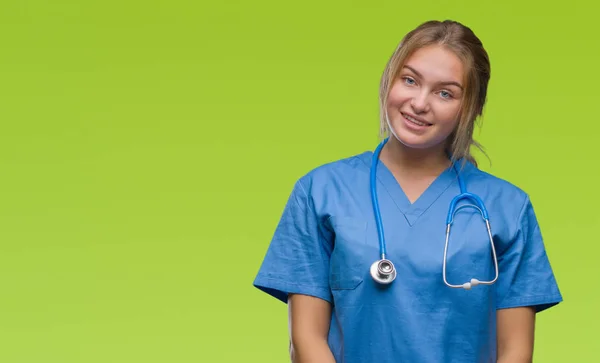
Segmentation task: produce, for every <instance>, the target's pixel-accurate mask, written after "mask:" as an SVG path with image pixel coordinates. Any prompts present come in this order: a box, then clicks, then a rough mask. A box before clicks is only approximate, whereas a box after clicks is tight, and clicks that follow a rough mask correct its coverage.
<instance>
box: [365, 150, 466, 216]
mask: <svg viewBox="0 0 600 363" xmlns="http://www.w3.org/2000/svg"><path fill="white" fill-rule="evenodd" d="M372 158H373V152H371V151H369V152H366V153H365V154H364V158H363V162H365V163H366V164H367V166H368V168H369V170H370V168H371V162H372ZM376 178H377V181H378V185H377V188H378V189H382V190H385V191H386V192H387V193H388V194H389V196H390V197H391V199H392V201H393V202H394V204H395V205H396V207H397V208H398V210H399V211H400V212H401V213H402V215H403V216H404V218H405V219H406V222H407V223H408V224H409V226H413V225H414V224H415V223H416V222H417V220H418V219H419V217H420V216H421V215H423V213H425V212H426V211H427V210H428V209H429V208H430V207H431V206H432V205H433V203H434V202H435V201H436V200H437V199H438V198H439V197H440V196H441V195H442V194H443V193H444V191H446V190H447V189H448V188H449V187H450V186H451V185H452V184H453V183H457V184H458V180H457V174H456V172H455V170H454V168H453V167H449V168H447V169H445V170H444V171H443V172H442V173H441V174H440V175H438V176H437V177H436V178H435V180H434V181H433V182H432V183H431V184H430V185H429V186H428V187H427V189H425V191H424V192H423V193H422V194H421V195H420V196H419V198H418V199H417V200H415V202H414V203H411V202H410V200H409V199H408V197H407V196H406V193H405V192H404V190H403V189H402V187H401V186H400V184H399V183H398V181H397V180H396V178H395V177H394V175H393V174H392V172H391V171H390V170H389V169H388V168H387V166H386V165H385V164H384V163H383V162H382V161H381V160H380V161H379V162H378V163H377V173H376ZM463 178H464V176H463Z"/></svg>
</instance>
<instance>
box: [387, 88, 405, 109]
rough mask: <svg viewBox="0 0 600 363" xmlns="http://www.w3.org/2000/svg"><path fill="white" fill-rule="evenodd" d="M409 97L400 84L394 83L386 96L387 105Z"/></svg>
mask: <svg viewBox="0 0 600 363" xmlns="http://www.w3.org/2000/svg"><path fill="white" fill-rule="evenodd" d="M409 98H410V95H409V94H408V92H406V89H405V88H404V87H402V85H398V84H396V85H394V86H393V87H392V89H390V93H389V96H388V105H396V106H397V105H398V104H402V103H404V102H406V101H407V100H408V99H409Z"/></svg>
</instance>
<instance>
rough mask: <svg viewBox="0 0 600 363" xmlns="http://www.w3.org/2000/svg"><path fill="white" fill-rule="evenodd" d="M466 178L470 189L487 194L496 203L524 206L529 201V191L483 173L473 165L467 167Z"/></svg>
mask: <svg viewBox="0 0 600 363" xmlns="http://www.w3.org/2000/svg"><path fill="white" fill-rule="evenodd" d="M465 178H466V183H467V188H468V189H475V190H477V191H478V192H480V193H483V194H487V195H489V196H490V197H492V198H494V199H495V200H496V202H500V203H509V204H520V205H523V203H526V202H528V201H529V194H528V193H527V191H525V190H524V189H522V188H521V187H520V186H518V185H517V184H516V183H515V182H513V181H510V180H508V179H505V178H502V177H500V176H498V175H495V174H492V173H490V172H486V171H483V170H481V169H479V168H477V167H476V166H474V165H473V164H468V165H467V166H466V167H465Z"/></svg>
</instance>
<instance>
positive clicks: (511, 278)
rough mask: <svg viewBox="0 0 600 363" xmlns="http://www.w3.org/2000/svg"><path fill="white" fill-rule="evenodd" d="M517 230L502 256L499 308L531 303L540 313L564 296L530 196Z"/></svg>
mask: <svg viewBox="0 0 600 363" xmlns="http://www.w3.org/2000/svg"><path fill="white" fill-rule="evenodd" d="M513 231H514V234H513V238H512V239H511V240H510V241H508V245H507V246H506V248H505V249H504V250H503V251H502V252H501V254H500V255H499V256H498V265H499V271H500V274H499V278H498V282H497V286H496V291H497V308H498V309H503V308H513V307H521V306H531V307H534V308H535V310H536V312H540V311H542V310H545V309H548V308H550V307H552V306H554V305H556V304H558V303H559V302H561V301H562V296H561V293H560V291H559V288H558V284H557V282H556V278H555V276H554V273H553V271H552V267H551V265H550V261H549V259H548V255H547V253H546V249H545V246H544V241H543V238H542V234H541V231H540V226H539V224H538V220H537V218H536V215H535V212H534V210H533V206H532V204H531V201H530V199H529V197H526V198H525V202H524V204H523V206H522V208H521V211H520V213H519V216H518V219H517V225H516V227H515V229H514V230H513Z"/></svg>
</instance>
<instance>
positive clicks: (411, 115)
mask: <svg viewBox="0 0 600 363" xmlns="http://www.w3.org/2000/svg"><path fill="white" fill-rule="evenodd" d="M400 113H401V114H402V116H403V117H404V118H406V116H410V117H411V118H414V119H415V120H417V121H419V122H423V123H426V124H427V125H429V126H431V125H432V123H431V122H427V120H424V119H422V118H420V117H417V116H415V115H413V114H412V113H408V112H400Z"/></svg>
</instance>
